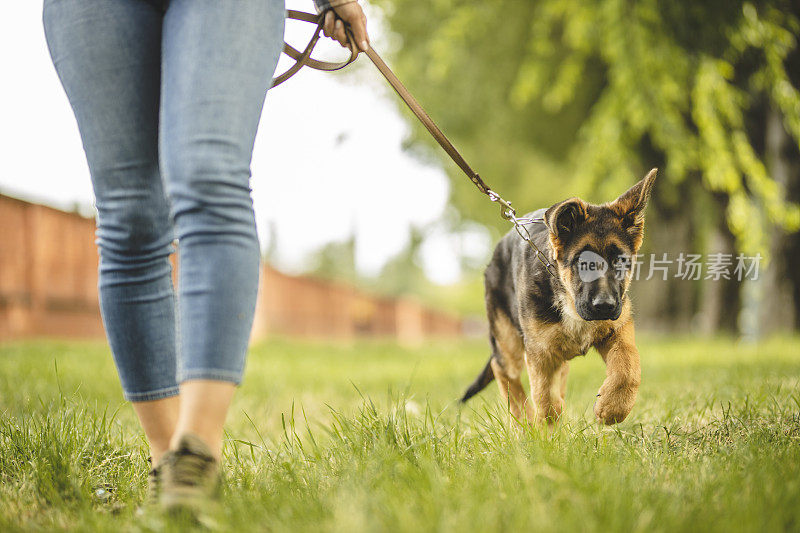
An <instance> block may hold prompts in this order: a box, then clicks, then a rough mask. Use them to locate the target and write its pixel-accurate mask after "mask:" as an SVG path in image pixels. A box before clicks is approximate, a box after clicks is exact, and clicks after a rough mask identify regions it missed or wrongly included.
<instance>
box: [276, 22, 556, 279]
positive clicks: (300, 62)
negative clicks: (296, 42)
mask: <svg viewBox="0 0 800 533" xmlns="http://www.w3.org/2000/svg"><path fill="white" fill-rule="evenodd" d="M286 17H287V18H289V19H293V20H300V21H303V22H310V23H313V24H316V25H317V29H316V31H315V32H314V35H313V36H312V37H311V40H310V41H309V42H308V45H307V46H306V47H305V49H304V50H303V51H302V52H300V51H299V50H297V49H296V48H294V47H292V46H290V45H289V44H287V43H284V44H283V52H284V53H285V54H286V55H287V56H289V57H291V58H292V59H294V61H295V63H294V65H292V66H291V67H289V69H288V70H286V72H284V73H283V74H281V75H280V76H277V77H276V78H274V79H273V80H272V87H277V86H278V85H280V84H281V83H283V82H284V81H286V80H288V79H289V78H291V77H292V76H293V75H295V74H296V73H297V72H298V71H299V70H300V69H301V68H303V67H304V66H308V67H311V68H313V69H315V70H324V71H333V70H340V69H343V68H344V67H346V66H347V65H349V64H350V63H352V62H353V61H355V60H356V58H357V57H358V49H357V48H356V45H355V44H354V43H355V39H354V38H353V35H352V32H351V31H350V28H349V26H347V24H346V23H345V31H346V32H347V36H348V38H349V42H350V58H349V59H348V60H347V61H342V62H339V63H333V62H328V61H319V60H316V59H313V58H312V57H311V53H312V52H313V51H314V47H315V46H316V44H317V41H319V38H320V34H321V33H322V27H323V25H324V23H325V13H321V14H319V15H313V14H311V13H305V12H303V11H295V10H291V9H290V10H288V11H287V12H286ZM365 53H366V54H367V57H368V58H369V59H370V61H372V63H373V64H374V65H375V67H377V69H378V70H379V71H380V73H381V74H382V75H383V77H384V78H386V81H388V82H389V85H391V86H392V89H394V91H395V92H396V93H397V95H398V96H399V97H400V99H402V100H403V102H405V104H406V105H407V106H408V108H409V109H411V112H412V113H414V116H416V117H417V119H419V121H420V122H422V124H423V125H424V126H425V128H426V129H427V130H428V132H430V134H431V136H433V138H434V139H435V140H436V142H437V143H439V146H441V147H442V149H444V151H445V152H446V153H447V155H449V156H450V158H451V159H452V160H453V162H455V164H456V165H458V167H459V168H460V169H461V170H462V171H463V172H464V174H466V175H467V177H468V178H469V179H470V181H471V182H472V183H474V184H475V186H476V187H477V188H478V190H479V191H481V192H482V193H483V194H485V195H486V196H488V197H489V199H490V200H491V201H492V202H496V203H498V204H499V205H500V216H501V217H503V218H504V219H505V220H508V221H509V222H511V223H513V224H514V229H516V230H517V233H518V234H519V236H520V237H521V238H522V239H524V240H525V241H527V242H528V244H530V246H531V247H532V248H533V250H534V251H535V252H536V256H537V257H538V258H539V261H541V262H542V264H543V265H544V267H545V268H546V269H547V271H548V272H549V273H550V274H551V275H553V276H555V274H554V272H553V270H552V267H553V265H552V264H551V263H550V261H549V260H548V258H547V256H546V255H545V254H544V252H542V251H541V250H540V249H539V247H538V246H536V243H534V242H533V239H532V238H531V235H530V232H529V231H528V229H527V228H526V227H525V226H526V225H527V224H534V223H543V222H544V221H543V220H542V219H539V218H536V219H534V218H526V217H517V216H516V215H517V212H516V210H515V209H514V208H513V207H511V202H508V201H506V200H504V199H503V198H502V197H501V196H500V195H499V194H497V193H496V192H494V191H493V190H492V189H490V188H489V186H488V185H486V183H485V182H484V181H483V179H481V177H480V176H479V175H478V173H477V172H475V171H474V170H472V167H470V166H469V164H468V163H467V161H466V160H465V159H464V157H463V156H462V155H461V154H460V153H459V151H458V150H456V147H455V146H453V143H451V142H450V140H449V139H448V138H447V136H446V135H445V134H444V133H443V132H442V130H440V129H439V127H438V126H437V125H436V123H435V122H434V121H433V119H431V117H430V116H429V115H428V113H426V112H425V110H424V109H423V108H422V106H421V105H420V103H419V102H417V99H416V98H414V96H413V95H412V94H411V93H410V92H409V91H408V89H406V87H405V85H403V83H402V82H401V81H400V79H399V78H398V77H397V76H396V75H395V73H394V72H392V70H391V69H390V68H389V66H388V65H387V64H386V63H385V62H384V61H383V59H381V57H380V56H379V55H378V53H377V52H376V51H375V50H374V49H373V48H372V47H369V48H367V51H366V52H365Z"/></svg>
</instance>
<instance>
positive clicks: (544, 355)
mask: <svg viewBox="0 0 800 533" xmlns="http://www.w3.org/2000/svg"><path fill="white" fill-rule="evenodd" d="M656 170H657V169H653V170H651V171H650V173H649V174H647V176H646V177H645V178H644V179H643V180H641V181H640V182H639V183H637V184H636V185H634V186H633V187H631V188H630V189H629V190H628V191H627V192H625V193H624V194H623V195H622V196H620V197H619V198H617V199H616V200H614V201H613V202H610V203H606V204H603V205H593V204H589V203H587V202H584V201H583V200H581V199H579V198H570V199H568V200H564V201H563V202H560V203H557V204H555V205H553V206H552V207H550V208H549V209H546V210H545V209H540V210H539V211H536V212H535V213H532V214H530V215H528V216H529V217H531V218H539V219H543V222H544V223H543V224H536V223H531V224H528V225H526V228H527V229H528V231H529V232H530V234H531V238H532V239H533V241H534V242H535V243H536V245H537V246H538V247H539V249H540V250H542V252H544V253H545V254H547V255H548V259H549V264H550V267H549V270H548V267H547V266H545V262H544V261H540V260H539V258H538V257H537V255H536V252H535V251H534V250H533V249H532V248H531V246H530V245H529V244H528V243H527V242H525V241H524V240H523V239H521V238H520V237H519V235H517V233H516V231H515V230H511V231H510V232H509V233H508V234H507V235H506V236H505V237H503V239H502V240H501V241H500V243H499V244H498V245H497V247H496V248H495V250H494V254H493V256H492V260H491V261H490V263H489V266H488V267H487V268H486V272H485V274H484V279H485V287H486V312H487V315H488V317H489V342H490V345H491V350H492V353H491V356H490V357H489V362H488V363H487V365H486V367H485V368H484V370H483V372H482V373H481V374H480V375H479V376H478V378H477V379H476V380H475V382H474V383H473V384H472V385H470V387H469V388H468V389H467V391H466V393H465V394H464V397H463V398H462V399H461V401H462V402H466V401H467V400H468V399H469V398H471V397H472V396H474V395H475V394H477V393H478V392H479V391H480V390H481V389H483V388H484V387H486V385H488V384H489V383H490V382H491V381H492V380H493V379H496V380H497V383H498V385H499V386H500V393H501V394H502V396H503V399H504V400H505V401H506V403H507V404H508V406H509V409H510V411H511V414H512V415H514V417H516V419H517V420H522V416H523V413H524V416H525V418H526V419H527V420H529V421H530V422H534V423H541V422H543V421H545V420H546V421H547V422H549V423H553V422H555V420H556V419H557V418H558V417H559V415H560V414H561V411H562V409H563V406H564V394H565V392H566V385H567V371H568V365H569V360H570V359H572V358H573V357H576V356H578V355H585V354H586V352H587V351H588V350H589V348H590V347H592V346H594V347H595V348H596V349H597V351H598V352H600V356H601V357H602V358H603V361H605V363H606V379H605V381H604V382H603V385H602V386H601V387H600V391H599V393H598V394H597V401H596V402H595V405H594V414H595V416H596V417H597V419H598V420H599V421H601V422H603V423H605V424H616V423H618V422H621V421H622V420H624V419H625V417H626V416H628V413H630V412H631V409H633V404H634V402H635V401H636V394H637V392H638V390H639V381H640V376H641V371H640V368H639V352H638V351H637V349H636V345H635V343H634V328H633V317H632V315H631V303H630V298H629V297H628V287H629V286H630V281H631V277H632V274H631V273H632V270H633V269H632V266H633V260H632V259H633V258H634V257H635V256H636V253H637V252H638V250H639V247H640V246H641V244H642V238H643V235H644V209H645V206H646V205H647V200H648V198H649V197H650V192H651V191H652V189H653V183H654V182H655V178H656ZM523 366H526V367H527V369H528V378H529V379H530V389H531V391H530V392H531V400H532V401H528V399H527V398H526V396H525V391H524V390H523V388H522V382H521V380H520V375H521V373H522V367H523Z"/></svg>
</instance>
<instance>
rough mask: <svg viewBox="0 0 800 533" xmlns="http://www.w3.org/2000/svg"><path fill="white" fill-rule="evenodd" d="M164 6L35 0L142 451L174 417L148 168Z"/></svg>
mask: <svg viewBox="0 0 800 533" xmlns="http://www.w3.org/2000/svg"><path fill="white" fill-rule="evenodd" d="M162 19H163V12H162V11H161V10H159V9H157V8H156V7H154V6H153V5H152V4H150V3H147V2H144V1H141V0H116V1H114V2H108V1H106V0H46V1H45V3H44V26H45V33H46V36H47V43H48V46H49V47H50V53H51V55H52V58H53V63H54V64H55V67H56V71H57V72H58V75H59V77H60V79H61V82H62V84H63V85H64V89H65V91H66V93H67V97H68V98H69V101H70V104H71V105H72V108H73V110H74V112H75V117H76V119H77V122H78V127H79V130H80V133H81V138H82V140H83V145H84V149H85V151H86V157H87V160H88V163H89V170H90V173H91V177H92V185H93V187H94V193H95V205H96V207H97V244H98V246H99V249H100V267H99V293H100V310H101V313H102V317H103V322H104V324H105V328H106V334H107V335H108V340H109V344H110V346H111V351H112V353H113V355H114V361H115V363H116V365H117V369H118V371H119V376H120V380H121V381H122V387H123V390H124V392H125V397H126V398H127V399H128V400H131V401H132V402H134V408H135V410H136V413H137V414H138V415H139V419H140V421H141V422H142V426H143V428H144V430H145V433H146V434H147V437H148V440H149V442H150V446H151V451H152V454H153V457H154V458H155V459H158V457H160V455H161V454H162V453H163V452H164V451H165V450H166V449H167V447H168V443H169V439H170V437H171V436H172V433H173V431H174V427H175V422H176V419H177V412H178V401H177V398H176V396H175V395H176V394H178V384H177V381H176V338H175V310H174V294H173V289H172V277H171V272H172V267H171V265H170V262H169V255H170V253H171V251H172V241H173V237H174V235H173V228H172V224H171V221H170V217H169V206H168V203H167V200H166V196H165V194H164V189H163V185H162V180H161V175H160V172H159V163H158V115H159V98H160V69H161V25H162Z"/></svg>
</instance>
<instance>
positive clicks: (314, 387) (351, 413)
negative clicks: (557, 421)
mask: <svg viewBox="0 0 800 533" xmlns="http://www.w3.org/2000/svg"><path fill="white" fill-rule="evenodd" d="M639 345H640V351H641V353H642V365H643V369H642V388H641V392H640V396H639V400H638V402H637V405H636V407H635V409H634V411H633V413H632V414H631V416H630V417H629V418H628V420H626V421H625V422H624V423H623V424H621V425H620V426H618V427H616V428H613V429H609V428H600V427H598V426H597V425H595V424H594V422H593V420H592V416H591V413H592V403H593V401H594V395H595V393H596V391H597V388H598V387H599V386H600V383H601V382H602V380H603V376H604V369H603V365H602V362H601V361H600V360H599V357H598V356H597V354H596V353H594V352H592V353H590V354H589V355H588V356H587V357H585V358H579V359H577V360H575V361H574V362H573V363H572V365H571V372H570V380H569V387H568V391H567V410H566V414H565V416H564V420H563V423H562V424H561V425H560V426H559V428H558V429H557V430H556V431H555V432H554V433H553V434H551V435H549V436H548V435H542V434H537V432H536V431H532V430H526V431H519V430H517V429H516V428H514V427H509V424H508V419H507V415H506V414H505V412H504V410H503V407H502V406H501V405H500V402H499V400H498V398H499V395H498V392H497V389H496V386H495V385H494V384H493V385H492V387H491V388H489V389H487V390H486V391H485V392H484V393H482V394H481V395H480V396H479V397H478V398H476V400H474V401H473V402H471V403H470V404H468V406H467V407H466V408H465V409H462V410H461V411H459V408H458V405H457V404H456V403H455V402H454V399H455V398H457V397H458V396H459V394H460V393H461V392H462V391H463V389H464V388H465V386H466V385H467V384H468V383H470V382H471V380H472V379H473V378H474V377H475V375H477V373H478V371H479V370H480V369H481V368H482V365H483V364H484V362H485V359H486V355H487V350H486V347H485V343H483V342H466V341H465V342H458V343H436V344H431V345H428V346H426V347H424V348H421V349H413V350H412V349H402V348H399V347H397V346H395V345H393V344H389V343H381V342H369V343H367V342H364V343H356V344H352V345H333V346H331V345H326V344H315V343H300V342H289V341H272V342H270V343H267V344H261V345H258V346H255V347H254V348H253V350H252V353H251V356H250V359H249V362H248V370H247V374H246V381H245V383H244V385H243V387H242V389H241V391H240V392H239V393H238V395H237V398H236V400H235V404H234V407H233V409H232V411H231V415H230V417H229V424H228V427H227V441H226V444H225V477H226V483H225V493H224V506H223V508H224V511H223V515H222V516H221V517H220V518H219V526H220V528H221V529H223V530H232V531H233V530H235V531H242V530H245V531H248V530H267V531H315V532H318V531H348V532H349V531H487V530H507V531H521V530H523V529H525V530H531V529H532V530H542V531H575V530H580V531H609V530H612V531H676V530H692V531H703V530H714V531H739V530H745V531H779V530H780V531H783V530H800V414H799V413H800V392H798V391H799V390H800V389H799V388H798V385H799V384H800V339H798V338H779V339H774V340H771V341H768V342H765V343H762V344H758V345H744V344H737V343H735V342H733V341H730V340H725V339H717V340H710V341H708V340H707V341H697V340H691V339H656V338H649V339H648V338H644V339H642V340H640V342H639ZM0 416H1V417H2V418H1V419H0V530H2V531H9V530H17V529H40V530H52V529H77V530H122V531H138V530H144V531H147V530H163V529H164V528H165V527H166V529H176V528H179V524H165V523H163V522H153V521H152V519H151V518H139V517H137V515H136V514H135V510H136V507H137V505H138V503H139V501H140V499H141V498H142V496H143V494H144V486H145V473H146V463H145V458H146V456H147V450H146V445H145V442H144V439H143V437H142V435H141V432H140V431H139V429H138V427H137V425H136V423H135V419H134V416H133V412H132V410H131V407H130V405H128V404H126V403H124V402H122V400H121V394H120V389H119V385H118V383H117V379H116V374H115V372H114V368H113V365H112V363H111V360H110V356H109V355H108V350H107V348H106V347H105V346H104V345H103V344H101V343H78V342H46V341H41V342H26V343H14V344H7V345H3V346H0ZM97 489H107V490H109V491H110V493H111V497H110V498H108V499H106V500H104V501H100V499H98V498H97V497H96V496H94V494H95V491H96V490H97Z"/></svg>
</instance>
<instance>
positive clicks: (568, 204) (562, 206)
mask: <svg viewBox="0 0 800 533" xmlns="http://www.w3.org/2000/svg"><path fill="white" fill-rule="evenodd" d="M585 219H586V204H585V203H584V202H583V200H581V199H580V198H570V199H569V200H564V201H563V202H561V203H558V204H555V205H554V206H552V207H550V209H548V210H547V211H545V213H544V223H545V224H546V225H547V229H549V230H550V233H551V234H552V235H553V236H554V237H556V238H557V239H558V240H560V241H564V240H566V239H567V238H569V236H570V235H572V234H573V233H574V232H575V229H576V228H577V227H578V225H580V223H581V222H583V221H584V220H585Z"/></svg>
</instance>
